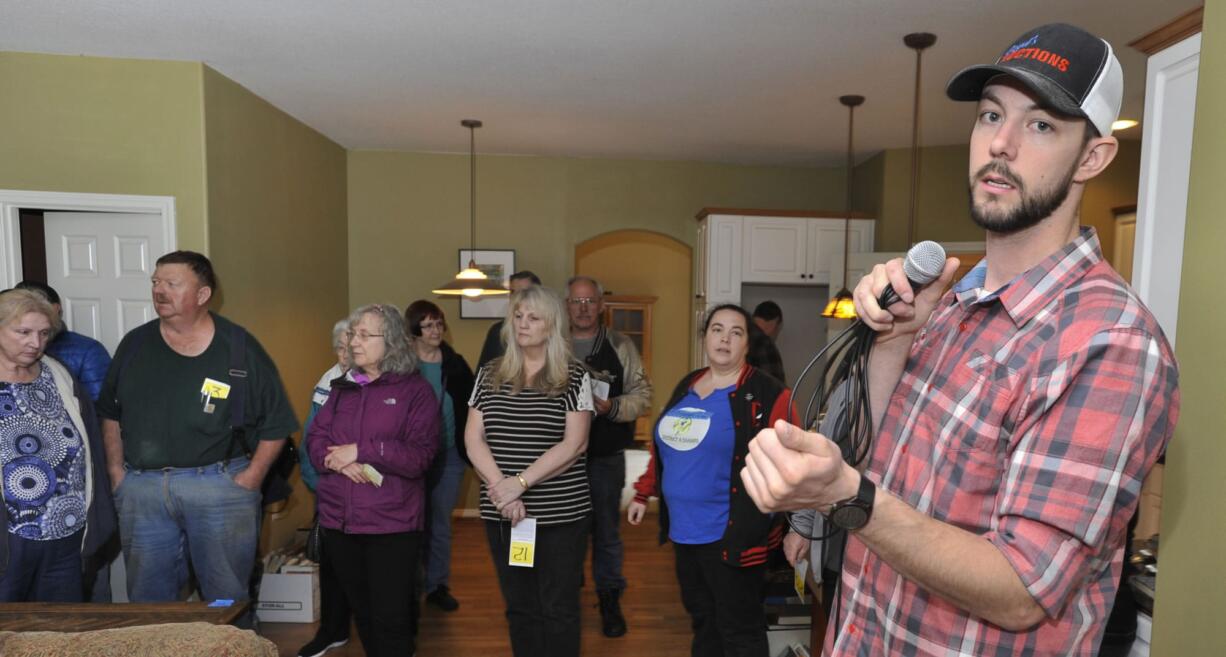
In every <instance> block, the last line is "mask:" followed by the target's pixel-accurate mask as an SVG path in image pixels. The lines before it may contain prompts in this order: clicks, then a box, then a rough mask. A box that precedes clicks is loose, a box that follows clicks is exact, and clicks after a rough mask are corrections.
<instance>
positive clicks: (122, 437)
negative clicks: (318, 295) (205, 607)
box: [98, 251, 298, 602]
mask: <svg viewBox="0 0 1226 657" xmlns="http://www.w3.org/2000/svg"><path fill="white" fill-rule="evenodd" d="M152 282H153V302H154V308H155V311H156V312H157V315H158V319H157V320H155V321H153V322H150V323H149V324H146V325H144V326H141V327H138V328H136V329H134V330H132V331H131V332H129V333H128V334H127V335H126V336H125V337H124V339H123V341H122V342H121V343H120V344H119V348H118V350H116V352H115V360H114V361H113V362H112V365H111V369H110V371H109V372H108V373H107V378H106V382H105V383H104V385H103V388H102V393H101V395H100V397H99V400H98V414H99V416H101V417H102V418H103V438H104V441H105V444H106V452H107V467H108V469H109V471H110V475H111V482H112V485H113V486H114V488H115V498H116V502H117V506H118V510H119V533H120V540H121V543H122V545H123V552H124V559H125V565H126V567H127V573H128V597H129V598H130V599H131V600H132V601H133V602H163V601H171V600H175V599H177V597H178V593H179V589H180V587H181V585H182V582H179V581H176V578H175V577H174V576H173V574H175V573H184V572H186V568H185V565H186V564H184V563H182V561H183V560H184V559H190V561H191V565H192V570H193V571H194V572H195V573H196V578H197V580H198V581H199V583H200V589H201V595H202V597H203V598H204V599H206V600H215V599H231V600H243V599H246V598H247V582H248V579H249V577H250V574H251V568H252V566H253V565H254V563H255V551H256V544H257V543H258V540H259V527H260V515H261V513H262V505H261V495H260V485H261V483H262V482H263V480H264V476H265V475H266V474H267V473H268V469H269V467H270V466H271V465H272V463H273V461H275V460H276V458H277V456H278V454H279V453H280V451H281V447H282V445H283V444H284V442H285V439H286V437H287V436H289V435H290V434H291V433H293V432H295V431H297V430H298V422H297V420H296V418H295V417H294V414H293V411H292V409H291V408H290V404H289V399H288V398H287V396H286V394H285V389H284V386H282V384H281V379H280V377H279V375H278V374H277V368H276V365H274V364H273V362H272V359H271V358H269V357H268V354H267V353H266V352H265V351H264V349H263V348H262V347H261V346H260V344H259V343H258V342H256V340H255V338H254V337H253V336H251V335H249V334H246V333H245V331H244V329H243V328H242V327H239V326H237V325H235V324H233V323H232V322H230V321H229V320H226V319H224V318H222V317H220V316H218V315H214V314H212V313H210V312H209V311H208V303H209V300H210V299H211V298H212V294H213V290H214V289H216V286H217V282H216V277H215V275H214V273H213V267H212V264H211V263H210V262H209V260H208V258H206V257H205V256H203V255H201V254H199V253H194V252H191V251H175V252H173V253H169V254H167V255H165V256H162V257H161V258H160V259H158V261H157V268H156V270H155V272H154V275H153V281H152ZM237 340H241V341H242V350H243V354H244V357H243V367H241V368H239V367H236V363H234V362H233V360H234V359H232V355H231V349H232V348H233V347H234V346H235V343H236V341H237ZM238 370H245V372H246V377H245V378H243V383H242V384H241V385H242V386H243V390H242V391H241V393H239V394H232V392H233V393H238V392H239V391H238V390H237V388H238V385H236V384H237V381H236V379H238V378H239V377H240V376H241V374H242V372H241V371H238ZM232 404H243V413H242V416H243V420H242V422H241V426H242V427H243V431H242V432H237V433H236V432H234V431H233V430H232V427H231V422H232V420H233V418H235V415H234V408H232V406H231V405H232ZM240 436H241V439H240ZM181 545H182V546H183V549H180V546H181Z"/></svg>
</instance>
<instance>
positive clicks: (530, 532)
mask: <svg viewBox="0 0 1226 657" xmlns="http://www.w3.org/2000/svg"><path fill="white" fill-rule="evenodd" d="M508 563H510V564H511V565H512V566H520V567H522V568H531V567H533V566H534V565H535V564H536V518H524V519H523V520H520V521H519V524H518V525H515V526H514V527H512V528H511V556H510V561H509V562H508Z"/></svg>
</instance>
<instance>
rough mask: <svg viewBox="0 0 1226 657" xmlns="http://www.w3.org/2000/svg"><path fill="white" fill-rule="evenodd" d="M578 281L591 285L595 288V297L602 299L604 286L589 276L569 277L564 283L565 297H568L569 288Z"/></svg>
mask: <svg viewBox="0 0 1226 657" xmlns="http://www.w3.org/2000/svg"><path fill="white" fill-rule="evenodd" d="M580 281H582V282H584V283H589V284H591V286H592V287H594V288H596V296H597V297H599V298H601V299H603V298H604V286H603V285H601V284H600V281H598V280H596V279H594V278H592V277H591V276H571V277H570V279H569V280H567V281H566V296H567V297H569V296H570V286H572V285H574V284H575V283H578V282H580Z"/></svg>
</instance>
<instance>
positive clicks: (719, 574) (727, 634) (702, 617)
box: [674, 543, 769, 657]
mask: <svg viewBox="0 0 1226 657" xmlns="http://www.w3.org/2000/svg"><path fill="white" fill-rule="evenodd" d="M674 547H675V548H676V556H677V583H678V584H680V585H681V602H682V604H684V605H685V610H686V612H688V613H689V614H690V625H691V627H692V628H693V630H694V642H693V643H692V644H691V646H690V654H691V655H692V656H693V657H721V656H723V657H767V653H768V651H769V649H768V647H767V643H766V612H765V611H764V610H763V608H762V596H763V594H764V593H765V589H766V566H765V565H761V566H750V567H748V568H736V567H733V566H729V565H728V564H726V563H724V562H723V561H722V560H721V559H720V548H719V544H718V543H707V544H705V545H679V544H674Z"/></svg>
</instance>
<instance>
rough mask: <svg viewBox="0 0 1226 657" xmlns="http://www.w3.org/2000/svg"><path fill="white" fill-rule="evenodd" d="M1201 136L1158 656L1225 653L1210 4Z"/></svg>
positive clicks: (1217, 29) (1223, 233)
mask: <svg viewBox="0 0 1226 657" xmlns="http://www.w3.org/2000/svg"><path fill="white" fill-rule="evenodd" d="M1202 38H1203V41H1202V42H1201V54H1200V73H1199V77H1198V87H1197V90H1196V124H1195V135H1196V137H1195V139H1194V141H1193V146H1192V173H1191V180H1190V182H1189V185H1188V217H1187V228H1186V231H1187V232H1186V233H1185V235H1184V251H1183V272H1182V280H1181V282H1180V289H1181V293H1180V298H1179V307H1180V312H1179V329H1178V331H1179V335H1178V339H1177V340H1176V356H1177V357H1178V359H1179V366H1180V394H1181V398H1182V401H1181V411H1180V417H1179V425H1178V427H1177V428H1176V431H1175V439H1174V441H1172V442H1171V446H1170V448H1169V449H1168V451H1167V457H1166V470H1165V473H1164V476H1163V482H1164V484H1163V486H1164V487H1163V491H1162V552H1161V556H1160V561H1161V567H1160V571H1161V575H1160V576H1159V578H1158V594H1157V600H1156V608H1155V610H1154V642H1153V653H1152V654H1153V655H1155V657H1167V656H1168V655H1226V633H1224V632H1223V631H1222V619H1223V617H1224V616H1223V615H1224V613H1226V612H1224V610H1226V586H1223V582H1226V575H1224V573H1226V550H1223V546H1226V475H1223V473H1226V441H1223V440H1222V426H1223V425H1224V424H1226V404H1223V401H1224V400H1226V377H1223V372H1226V349H1223V348H1222V325H1223V323H1224V322H1226V310H1223V307H1222V305H1221V304H1219V303H1205V300H1204V297H1205V294H1204V292H1205V291H1206V290H1218V289H1220V288H1221V275H1220V273H1219V268H1218V267H1217V266H1216V265H1215V264H1214V263H1218V262H1220V261H1221V259H1222V253H1223V250H1226V223H1223V221H1222V211H1221V208H1222V207H1223V206H1224V205H1226V186H1223V185H1222V172H1223V171H1226V152H1224V151H1223V150H1222V144H1226V125H1223V123H1222V121H1221V116H1222V114H1223V113H1226V76H1223V75H1222V71H1223V70H1226V5H1224V4H1223V2H1222V0H1209V2H1206V3H1205V15H1204V32H1203V34H1202Z"/></svg>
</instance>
